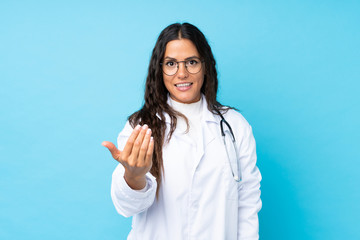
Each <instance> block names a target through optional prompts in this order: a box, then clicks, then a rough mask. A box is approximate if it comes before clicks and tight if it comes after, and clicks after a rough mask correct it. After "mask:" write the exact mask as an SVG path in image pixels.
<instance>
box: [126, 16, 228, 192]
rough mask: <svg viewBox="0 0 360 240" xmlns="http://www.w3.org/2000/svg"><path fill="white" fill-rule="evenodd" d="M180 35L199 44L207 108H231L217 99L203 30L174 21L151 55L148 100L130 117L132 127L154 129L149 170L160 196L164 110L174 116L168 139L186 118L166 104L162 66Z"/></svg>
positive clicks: (215, 110) (214, 74)
mask: <svg viewBox="0 0 360 240" xmlns="http://www.w3.org/2000/svg"><path fill="white" fill-rule="evenodd" d="M179 39H188V40H190V41H191V42H192V43H193V44H194V45H195V46H196V49H197V51H198V52H199V54H200V58H201V59H202V60H203V61H204V65H205V74H204V82H203V85H202V87H201V93H202V94H203V95H204V96H205V98H206V101H207V103H208V109H209V110H210V111H211V112H212V113H214V114H219V111H227V110H228V109H229V107H225V106H223V105H221V104H220V103H219V102H218V101H217V99H216V96H217V90H218V79H217V72H216V62H215V59H214V56H213V54H212V51H211V48H210V46H209V44H208V42H207V40H206V38H205V36H204V34H203V33H202V32H201V31H200V30H199V29H198V28H197V27H195V26H194V25H192V24H189V23H183V24H180V23H175V24H171V25H169V26H168V27H166V28H165V29H164V30H163V31H162V32H161V33H160V35H159V37H158V39H157V42H156V44H155V47H154V49H153V52H152V55H151V59H150V64H149V69H148V75H147V78H146V86H145V103H144V105H143V107H142V108H141V109H140V110H139V111H137V112H135V113H133V114H132V115H131V116H130V117H129V122H130V124H131V126H132V127H135V126H136V125H137V124H140V125H143V124H147V125H148V126H149V128H151V130H152V136H153V138H154V143H155V146H154V153H153V165H152V168H151V170H150V173H151V174H152V175H153V176H154V177H156V181H157V185H158V188H157V192H156V195H157V196H158V190H159V187H160V185H161V180H162V174H163V173H164V172H163V171H164V168H163V157H162V148H163V144H164V143H165V130H166V123H165V116H164V113H167V114H168V115H169V117H170V119H171V125H170V132H169V135H168V137H167V139H166V140H167V141H170V138H171V136H172V134H173V132H174V130H175V128H176V123H177V116H181V117H184V118H185V120H186V121H187V119H186V117H185V116H184V115H182V114H181V113H179V112H177V111H175V110H174V109H173V108H171V106H169V105H168V104H167V100H168V90H167V89H166V87H165V85H164V80H163V71H162V67H161V62H162V61H163V58H164V54H165V49H166V45H167V43H168V42H170V41H172V40H179Z"/></svg>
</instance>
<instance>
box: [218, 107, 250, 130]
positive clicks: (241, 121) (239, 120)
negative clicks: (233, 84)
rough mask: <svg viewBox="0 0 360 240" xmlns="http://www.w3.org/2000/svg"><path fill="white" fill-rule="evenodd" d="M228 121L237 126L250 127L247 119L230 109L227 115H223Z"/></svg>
mask: <svg viewBox="0 0 360 240" xmlns="http://www.w3.org/2000/svg"><path fill="white" fill-rule="evenodd" d="M223 116H224V118H225V120H226V121H228V122H229V121H231V122H234V124H236V125H241V126H244V127H247V126H249V125H250V124H249V122H248V121H247V120H246V119H245V117H244V116H243V115H242V114H241V113H239V112H238V111H236V110H234V109H229V110H228V111H227V112H226V113H224V114H223Z"/></svg>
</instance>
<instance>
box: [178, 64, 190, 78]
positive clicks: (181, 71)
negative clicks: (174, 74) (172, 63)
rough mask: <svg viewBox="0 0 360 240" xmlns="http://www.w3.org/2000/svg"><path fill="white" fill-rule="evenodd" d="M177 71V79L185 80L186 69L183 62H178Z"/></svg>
mask: <svg viewBox="0 0 360 240" xmlns="http://www.w3.org/2000/svg"><path fill="white" fill-rule="evenodd" d="M178 67H179V70H178V77H179V78H186V77H187V75H188V72H187V70H186V67H185V63H184V62H180V63H179V65H178Z"/></svg>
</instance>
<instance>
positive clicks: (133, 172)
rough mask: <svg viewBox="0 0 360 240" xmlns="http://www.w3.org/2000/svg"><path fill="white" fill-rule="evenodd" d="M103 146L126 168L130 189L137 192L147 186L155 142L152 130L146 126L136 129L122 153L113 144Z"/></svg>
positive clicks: (126, 177) (126, 178) (125, 175)
mask: <svg viewBox="0 0 360 240" xmlns="http://www.w3.org/2000/svg"><path fill="white" fill-rule="evenodd" d="M102 145H103V146H104V147H106V148H108V149H109V151H110V153H111V155H112V156H113V158H114V159H115V160H116V161H118V162H119V163H121V164H122V165H123V166H124V168H125V174H124V178H125V181H126V182H127V184H128V185H129V187H131V188H132V189H135V190H140V189H143V188H144V187H145V186H146V178H145V174H146V173H147V172H149V171H150V169H151V166H152V155H153V151H154V140H153V138H152V137H151V129H149V128H148V126H147V125H146V124H145V125H144V126H142V127H140V125H138V126H137V127H135V129H134V130H133V132H132V133H131V135H130V137H129V139H128V140H127V142H126V145H125V147H124V150H123V151H120V150H119V149H117V148H116V147H115V145H114V144H113V143H111V142H107V141H105V142H103V143H102Z"/></svg>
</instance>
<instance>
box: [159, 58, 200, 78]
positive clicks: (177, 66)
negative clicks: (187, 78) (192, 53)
mask: <svg viewBox="0 0 360 240" xmlns="http://www.w3.org/2000/svg"><path fill="white" fill-rule="evenodd" d="M193 59H199V62H200V63H201V65H200V69H199V71H197V72H196V73H191V72H189V70H188V68H187V66H186V62H187V61H191V60H193ZM174 62H176V68H177V69H176V72H175V73H174V74H171V75H169V74H167V73H166V72H165V71H164V68H163V66H164V65H163V64H164V62H161V63H160V65H161V70H162V71H163V73H164V74H165V75H167V76H174V75H176V74H177V72H178V71H179V66H180V64H179V63H184V65H185V69H186V71H187V72H188V73H189V74H197V73H199V72H200V71H201V69H202V64H203V63H204V62H205V61H204V60H201V59H200V58H197V57H192V58H190V59H188V60H184V61H174Z"/></svg>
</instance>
